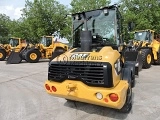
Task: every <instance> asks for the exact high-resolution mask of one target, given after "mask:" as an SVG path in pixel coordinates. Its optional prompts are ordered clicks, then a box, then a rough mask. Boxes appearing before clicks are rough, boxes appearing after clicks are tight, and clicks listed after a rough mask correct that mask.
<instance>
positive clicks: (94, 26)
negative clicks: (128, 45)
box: [73, 10, 117, 46]
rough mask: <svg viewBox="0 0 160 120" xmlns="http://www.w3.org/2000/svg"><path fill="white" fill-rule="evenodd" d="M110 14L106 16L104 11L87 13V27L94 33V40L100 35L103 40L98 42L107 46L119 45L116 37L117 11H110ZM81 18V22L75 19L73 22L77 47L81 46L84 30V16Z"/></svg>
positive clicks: (74, 39)
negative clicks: (81, 33) (81, 32)
mask: <svg viewBox="0 0 160 120" xmlns="http://www.w3.org/2000/svg"><path fill="white" fill-rule="evenodd" d="M108 12H109V13H108V15H105V14H104V12H103V10H96V11H90V12H87V13H86V17H87V18H88V19H87V27H88V30H89V31H91V32H92V37H93V38H94V37H95V36H96V35H98V37H99V38H102V39H97V40H101V41H102V42H103V43H105V44H117V43H116V36H115V34H116V33H115V29H116V28H115V27H116V21H115V20H116V17H115V16H116V12H115V10H109V11H108ZM80 18H81V19H80V20H76V19H75V20H74V21H73V29H74V37H73V41H78V42H77V44H78V45H76V46H80V31H83V30H84V18H83V16H82V15H80ZM92 41H93V40H92Z"/></svg>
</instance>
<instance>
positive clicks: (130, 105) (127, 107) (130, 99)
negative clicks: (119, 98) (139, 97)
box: [118, 88, 132, 113]
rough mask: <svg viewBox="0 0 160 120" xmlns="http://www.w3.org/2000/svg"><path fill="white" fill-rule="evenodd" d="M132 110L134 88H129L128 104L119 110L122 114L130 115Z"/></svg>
mask: <svg viewBox="0 0 160 120" xmlns="http://www.w3.org/2000/svg"><path fill="white" fill-rule="evenodd" d="M131 109H132V88H128V90H127V94H126V102H125V104H124V106H123V107H122V108H121V109H119V110H118V112H121V113H129V112H130V111H131Z"/></svg>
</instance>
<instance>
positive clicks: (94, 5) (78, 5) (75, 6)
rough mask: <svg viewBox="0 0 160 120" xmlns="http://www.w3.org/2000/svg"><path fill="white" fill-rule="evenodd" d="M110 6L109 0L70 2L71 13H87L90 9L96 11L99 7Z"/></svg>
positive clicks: (75, 0) (76, 0) (78, 0)
mask: <svg viewBox="0 0 160 120" xmlns="http://www.w3.org/2000/svg"><path fill="white" fill-rule="evenodd" d="M109 4H110V0H72V2H71V4H70V5H71V6H72V10H71V12H72V13H77V12H82V11H88V10H92V9H98V8H101V7H105V6H108V5H109Z"/></svg>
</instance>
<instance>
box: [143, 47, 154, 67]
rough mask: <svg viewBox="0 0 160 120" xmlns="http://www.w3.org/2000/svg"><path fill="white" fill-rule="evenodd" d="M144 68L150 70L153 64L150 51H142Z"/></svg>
mask: <svg viewBox="0 0 160 120" xmlns="http://www.w3.org/2000/svg"><path fill="white" fill-rule="evenodd" d="M142 63H143V65H142V68H144V69H148V68H150V67H151V64H152V54H151V50H150V49H142Z"/></svg>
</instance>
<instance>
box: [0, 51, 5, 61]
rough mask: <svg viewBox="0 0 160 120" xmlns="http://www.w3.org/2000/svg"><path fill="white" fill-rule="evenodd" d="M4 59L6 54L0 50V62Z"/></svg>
mask: <svg viewBox="0 0 160 120" xmlns="http://www.w3.org/2000/svg"><path fill="white" fill-rule="evenodd" d="M5 58H6V52H5V51H4V50H2V49H1V50H0V61H4V60H5Z"/></svg>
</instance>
